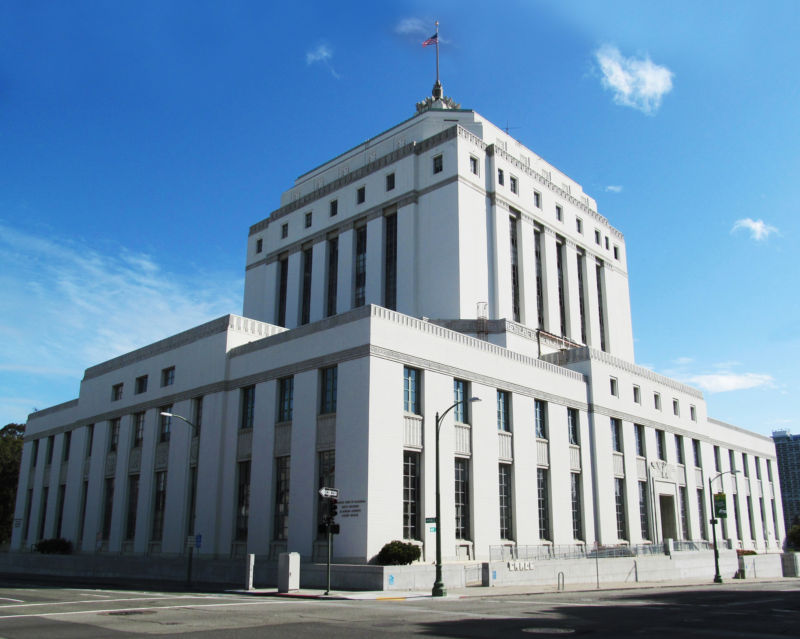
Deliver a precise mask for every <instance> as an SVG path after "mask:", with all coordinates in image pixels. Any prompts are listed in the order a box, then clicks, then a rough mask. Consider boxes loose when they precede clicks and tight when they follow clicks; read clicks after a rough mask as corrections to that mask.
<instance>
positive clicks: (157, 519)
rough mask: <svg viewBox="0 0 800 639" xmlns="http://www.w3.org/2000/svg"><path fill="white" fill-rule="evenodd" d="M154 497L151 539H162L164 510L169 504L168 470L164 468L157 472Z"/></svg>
mask: <svg viewBox="0 0 800 639" xmlns="http://www.w3.org/2000/svg"><path fill="white" fill-rule="evenodd" d="M153 497H154V498H153V527H152V529H151V533H150V540H151V541H161V538H162V537H163V536H164V512H165V511H166V506H167V472H166V471H164V470H161V471H158V472H157V473H156V476H155V482H154V495H153Z"/></svg>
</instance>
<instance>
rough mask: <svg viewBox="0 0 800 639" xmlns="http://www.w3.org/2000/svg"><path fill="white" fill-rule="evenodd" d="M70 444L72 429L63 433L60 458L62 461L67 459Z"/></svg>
mask: <svg viewBox="0 0 800 639" xmlns="http://www.w3.org/2000/svg"><path fill="white" fill-rule="evenodd" d="M71 446H72V431H69V430H68V431H67V432H66V433H64V446H63V449H62V451H61V459H62V460H63V461H65V462H66V461H69V449H70V447H71Z"/></svg>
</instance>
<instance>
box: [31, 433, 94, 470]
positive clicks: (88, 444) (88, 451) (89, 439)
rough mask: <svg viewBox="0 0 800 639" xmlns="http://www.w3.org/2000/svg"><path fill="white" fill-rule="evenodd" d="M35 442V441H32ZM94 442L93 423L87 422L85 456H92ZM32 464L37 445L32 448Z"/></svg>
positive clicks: (34, 459) (34, 463)
mask: <svg viewBox="0 0 800 639" xmlns="http://www.w3.org/2000/svg"><path fill="white" fill-rule="evenodd" d="M33 443H34V444H36V442H33ZM93 444H94V424H89V425H88V426H87V427H86V456H87V457H91V456H92V445H93ZM33 450H34V455H33V465H34V466H35V465H36V451H37V450H38V445H37V446H36V447H35V448H34V449H33Z"/></svg>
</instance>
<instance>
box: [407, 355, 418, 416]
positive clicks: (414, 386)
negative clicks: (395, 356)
mask: <svg viewBox="0 0 800 639" xmlns="http://www.w3.org/2000/svg"><path fill="white" fill-rule="evenodd" d="M419 391H420V371H418V370H417V369H416V368H410V367H408V366H406V367H405V368H404V369H403V410H404V411H405V412H407V413H412V414H414V415H419V414H420V408H419V403H420V402H419Z"/></svg>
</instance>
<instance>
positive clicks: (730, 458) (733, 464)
mask: <svg viewBox="0 0 800 639" xmlns="http://www.w3.org/2000/svg"><path fill="white" fill-rule="evenodd" d="M728 461H729V462H730V465H731V470H736V457H735V453H734V452H733V451H732V450H729V451H728ZM739 539H741V537H739Z"/></svg>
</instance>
